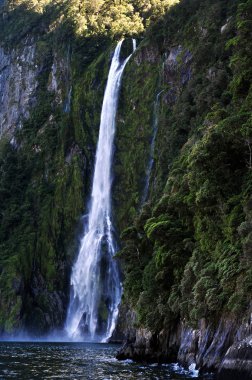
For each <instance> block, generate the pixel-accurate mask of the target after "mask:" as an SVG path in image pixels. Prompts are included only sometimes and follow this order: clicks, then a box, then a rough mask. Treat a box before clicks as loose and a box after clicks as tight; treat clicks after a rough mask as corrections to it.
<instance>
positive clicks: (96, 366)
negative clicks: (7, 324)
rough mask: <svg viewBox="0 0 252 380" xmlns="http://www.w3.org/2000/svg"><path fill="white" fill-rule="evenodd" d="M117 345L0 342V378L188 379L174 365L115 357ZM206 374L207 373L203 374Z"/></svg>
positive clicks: (186, 373) (189, 375)
mask: <svg viewBox="0 0 252 380" xmlns="http://www.w3.org/2000/svg"><path fill="white" fill-rule="evenodd" d="M117 349H118V346H115V345H109V344H90V343H31V342H29V343H15V342H0V379H1V380H4V379H18V380H23V379H27V380H28V379H29V380H32V379H71V380H72V379H87V380H123V379H130V380H134V379H141V380H166V379H183V380H185V379H191V378H192V377H197V374H196V373H195V372H193V371H192V372H191V373H189V372H185V371H183V370H182V369H181V368H179V367H178V366H177V365H157V364H152V365H145V364H137V363H134V362H131V361H117V360H116V359H115V353H116V351H117ZM204 378H209V377H204Z"/></svg>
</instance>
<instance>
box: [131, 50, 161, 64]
mask: <svg viewBox="0 0 252 380" xmlns="http://www.w3.org/2000/svg"><path fill="white" fill-rule="evenodd" d="M159 59H160V53H159V51H158V48H157V46H154V45H151V46H144V47H142V48H141V49H139V50H138V51H137V52H136V54H135V58H134V60H135V62H136V64H137V65H138V66H139V65H141V64H142V63H143V62H148V63H152V64H154V63H157V62H158V61H159Z"/></svg>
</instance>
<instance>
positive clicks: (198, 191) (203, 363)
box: [115, 1, 252, 370]
mask: <svg viewBox="0 0 252 380" xmlns="http://www.w3.org/2000/svg"><path fill="white" fill-rule="evenodd" d="M251 11H252V8H251V2H250V1H248V2H236V1H234V2H230V1H228V2H226V1H214V2H211V4H210V2H208V1H201V2H197V1H191V2H181V3H180V5H178V6H177V7H175V8H174V9H173V10H172V11H171V12H169V13H168V14H167V16H166V17H165V18H164V19H163V20H162V21H160V23H159V24H156V25H155V27H153V28H152V29H151V30H150V31H149V33H148V36H147V40H146V42H145V43H144V44H143V45H141V46H140V48H139V50H138V52H137V54H136V57H135V68H133V66H132V67H131V68H130V67H129V68H128V73H129V74H128V77H126V78H125V81H124V83H125V88H124V94H123V99H122V105H121V108H122V112H121V115H122V121H121V120H120V119H119V127H118V140H119V142H118V153H117V157H118V165H120V166H119V167H120V170H119V173H129V174H126V175H124V177H123V180H122V181H121V182H118V183H117V184H116V186H115V188H116V196H117V197H118V198H119V199H116V200H117V204H120V205H123V206H124V205H125V208H123V210H124V213H122V216H121V214H120V215H119V217H120V216H121V219H120V220H119V225H120V224H121V225H122V226H123V227H125V225H126V226H128V227H127V228H126V229H125V230H124V232H123V233H122V240H123V241H124V245H123V248H122V250H121V252H120V253H119V256H120V258H121V259H122V260H123V262H124V269H125V273H126V278H125V282H124V286H125V289H124V297H125V298H124V302H125V303H127V304H128V305H129V307H130V308H131V309H132V310H134V311H135V312H136V313H132V312H131V313H128V315H129V316H131V318H130V319H129V320H128V321H123V320H122V322H121V323H122V324H123V325H124V328H126V329H127V328H128V345H126V346H125V348H124V349H123V350H122V352H121V354H120V355H119V357H133V358H138V359H139V358H140V359H141V358H144V357H147V358H149V359H150V360H167V357H170V358H171V360H173V359H174V358H176V357H177V355H179V356H178V357H179V359H180V361H181V362H184V363H188V364H191V363H192V362H196V363H197V365H199V366H200V367H201V368H204V369H207V370H216V368H218V366H219V364H220V362H221V359H222V357H223V355H224V354H225V352H226V350H227V348H228V347H229V346H230V345H231V344H232V342H233V341H237V340H240V339H242V338H243V337H246V336H248V335H249V334H251V319H250V313H251V309H250V302H251V290H252V289H251V279H252V273H251V257H252V256H251V229H250V215H251V206H250V204H251V194H250V188H251V130H252V128H251V127H252V126H251V45H250V42H249V41H250V39H251V38H250V37H251ZM157 69H158V79H157V78H155V76H154V75H153V73H152V70H153V71H154V72H155V70H157ZM138 70H140V73H139V72H138ZM151 80H153V81H154V83H155V85H156V87H151V85H152V84H151V82H150V84H149V85H147V86H149V87H148V88H149V89H150V91H149V92H148V90H146V89H145V88H144V86H145V85H146V84H147V83H148V81H151ZM137 81H138V82H139V87H138V91H137V90H136V86H137V84H136V83H137ZM140 83H141V84H140ZM155 85H154V86H155ZM153 88H155V91H153ZM140 89H141V90H140ZM160 91H162V93H161V94H160V106H159V109H158V115H154V117H153V116H152V115H151V113H149V112H148V111H145V112H144V111H143V110H144V108H145V107H146V110H149V109H150V107H151V108H152V111H153V112H154V111H156V108H155V97H156V95H157V94H158V93H160ZM148 96H152V98H151V99H149V98H148ZM123 115H126V116H125V118H124V116H123ZM129 115H130V116H129ZM147 115H148V117H149V120H148V119H147ZM156 117H158V119H159V123H158V132H157V136H156V144H155V153H154V167H153V172H152V176H151V182H150V196H149V202H148V203H147V204H145V205H143V206H142V207H141V202H140V200H141V194H142V191H143V181H144V178H145V170H146V168H147V166H148V164H147V162H148V159H149V156H148V153H147V152H148V151H144V150H141V143H142V142H143V140H141V142H139V141H138V140H135V138H136V136H137V137H139V136H144V138H145V139H146V141H148V139H149V141H150V140H151V137H150V136H151V133H152V127H153V122H151V120H153V119H156ZM147 120H148V121H147ZM122 124H123V125H122ZM122 130H123V132H121V133H122V135H121V136H120V131H122ZM125 130H126V131H127V132H124V131H125ZM129 131H130V132H129ZM131 137H132V138H133V141H134V142H135V143H134V144H132V140H130V138H131ZM121 140H122V142H121ZM126 140H127V141H126ZM120 144H121V145H120ZM120 146H122V148H121V150H120ZM143 146H144V147H145V149H146V146H147V145H146V144H144V143H143ZM135 157H137V159H136V161H135ZM136 162H137V163H136ZM122 168H123V169H122ZM117 189H118V190H117ZM131 189H133V191H132V192H131ZM117 194H118V195H117ZM129 210H130V212H129ZM139 210H140V211H139ZM121 212H122V211H121ZM134 214H135V215H137V216H136V217H134ZM129 221H132V222H131V223H129ZM132 315H133V320H132ZM134 328H136V333H134Z"/></svg>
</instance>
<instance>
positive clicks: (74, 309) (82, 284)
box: [66, 40, 136, 341]
mask: <svg viewBox="0 0 252 380" xmlns="http://www.w3.org/2000/svg"><path fill="white" fill-rule="evenodd" d="M122 42H123V41H120V42H119V43H118V45H117V47H116V49H115V52H114V56H113V59H112V63H111V67H110V71H109V76H108V81H107V86H106V90H105V94H104V99H103V106H102V112H101V122H100V131H99V138H98V145H97V150H96V162H95V169H94V178H93V185H92V194H91V202H90V208H89V213H88V221H87V225H86V226H85V231H84V234H83V237H82V239H81V244H80V249H79V254H78V258H77V261H76V262H75V264H74V266H73V269H72V276H71V296H70V304H69V308H68V314H67V321H66V331H67V334H68V336H69V337H70V338H71V339H76V340H79V339H82V340H95V341H106V340H107V339H108V338H109V337H110V336H111V335H112V333H113V330H114V328H115V324H116V319H117V315H118V306H119V303H120V300H121V293H122V286H121V282H120V274H119V269H118V266H117V263H116V260H114V258H113V256H114V254H115V252H116V245H115V241H114V237H113V226H112V221H111V184H112V176H111V164H112V160H113V141H114V135H115V122H116V112H117V105H118V97H119V90H120V85H121V79H122V74H123V71H124V68H125V66H126V64H127V62H128V60H129V59H130V57H131V55H130V56H129V57H128V58H126V59H125V60H121V59H120V52H121V47H122ZM135 48H136V42H135V40H133V51H134V50H135Z"/></svg>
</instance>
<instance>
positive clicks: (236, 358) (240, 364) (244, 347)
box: [218, 335, 252, 380]
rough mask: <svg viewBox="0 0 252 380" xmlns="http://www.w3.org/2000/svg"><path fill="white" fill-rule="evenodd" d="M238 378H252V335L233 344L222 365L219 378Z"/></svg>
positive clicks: (242, 379) (226, 379)
mask: <svg viewBox="0 0 252 380" xmlns="http://www.w3.org/2000/svg"><path fill="white" fill-rule="evenodd" d="M238 379H241V380H251V379H252V335H251V336H249V337H248V338H247V339H245V340H242V341H241V342H238V343H235V344H233V345H232V346H231V347H230V348H229V349H228V351H227V353H226V355H225V357H224V359H223V361H222V363H221V366H220V370H219V373H218V380H238Z"/></svg>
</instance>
